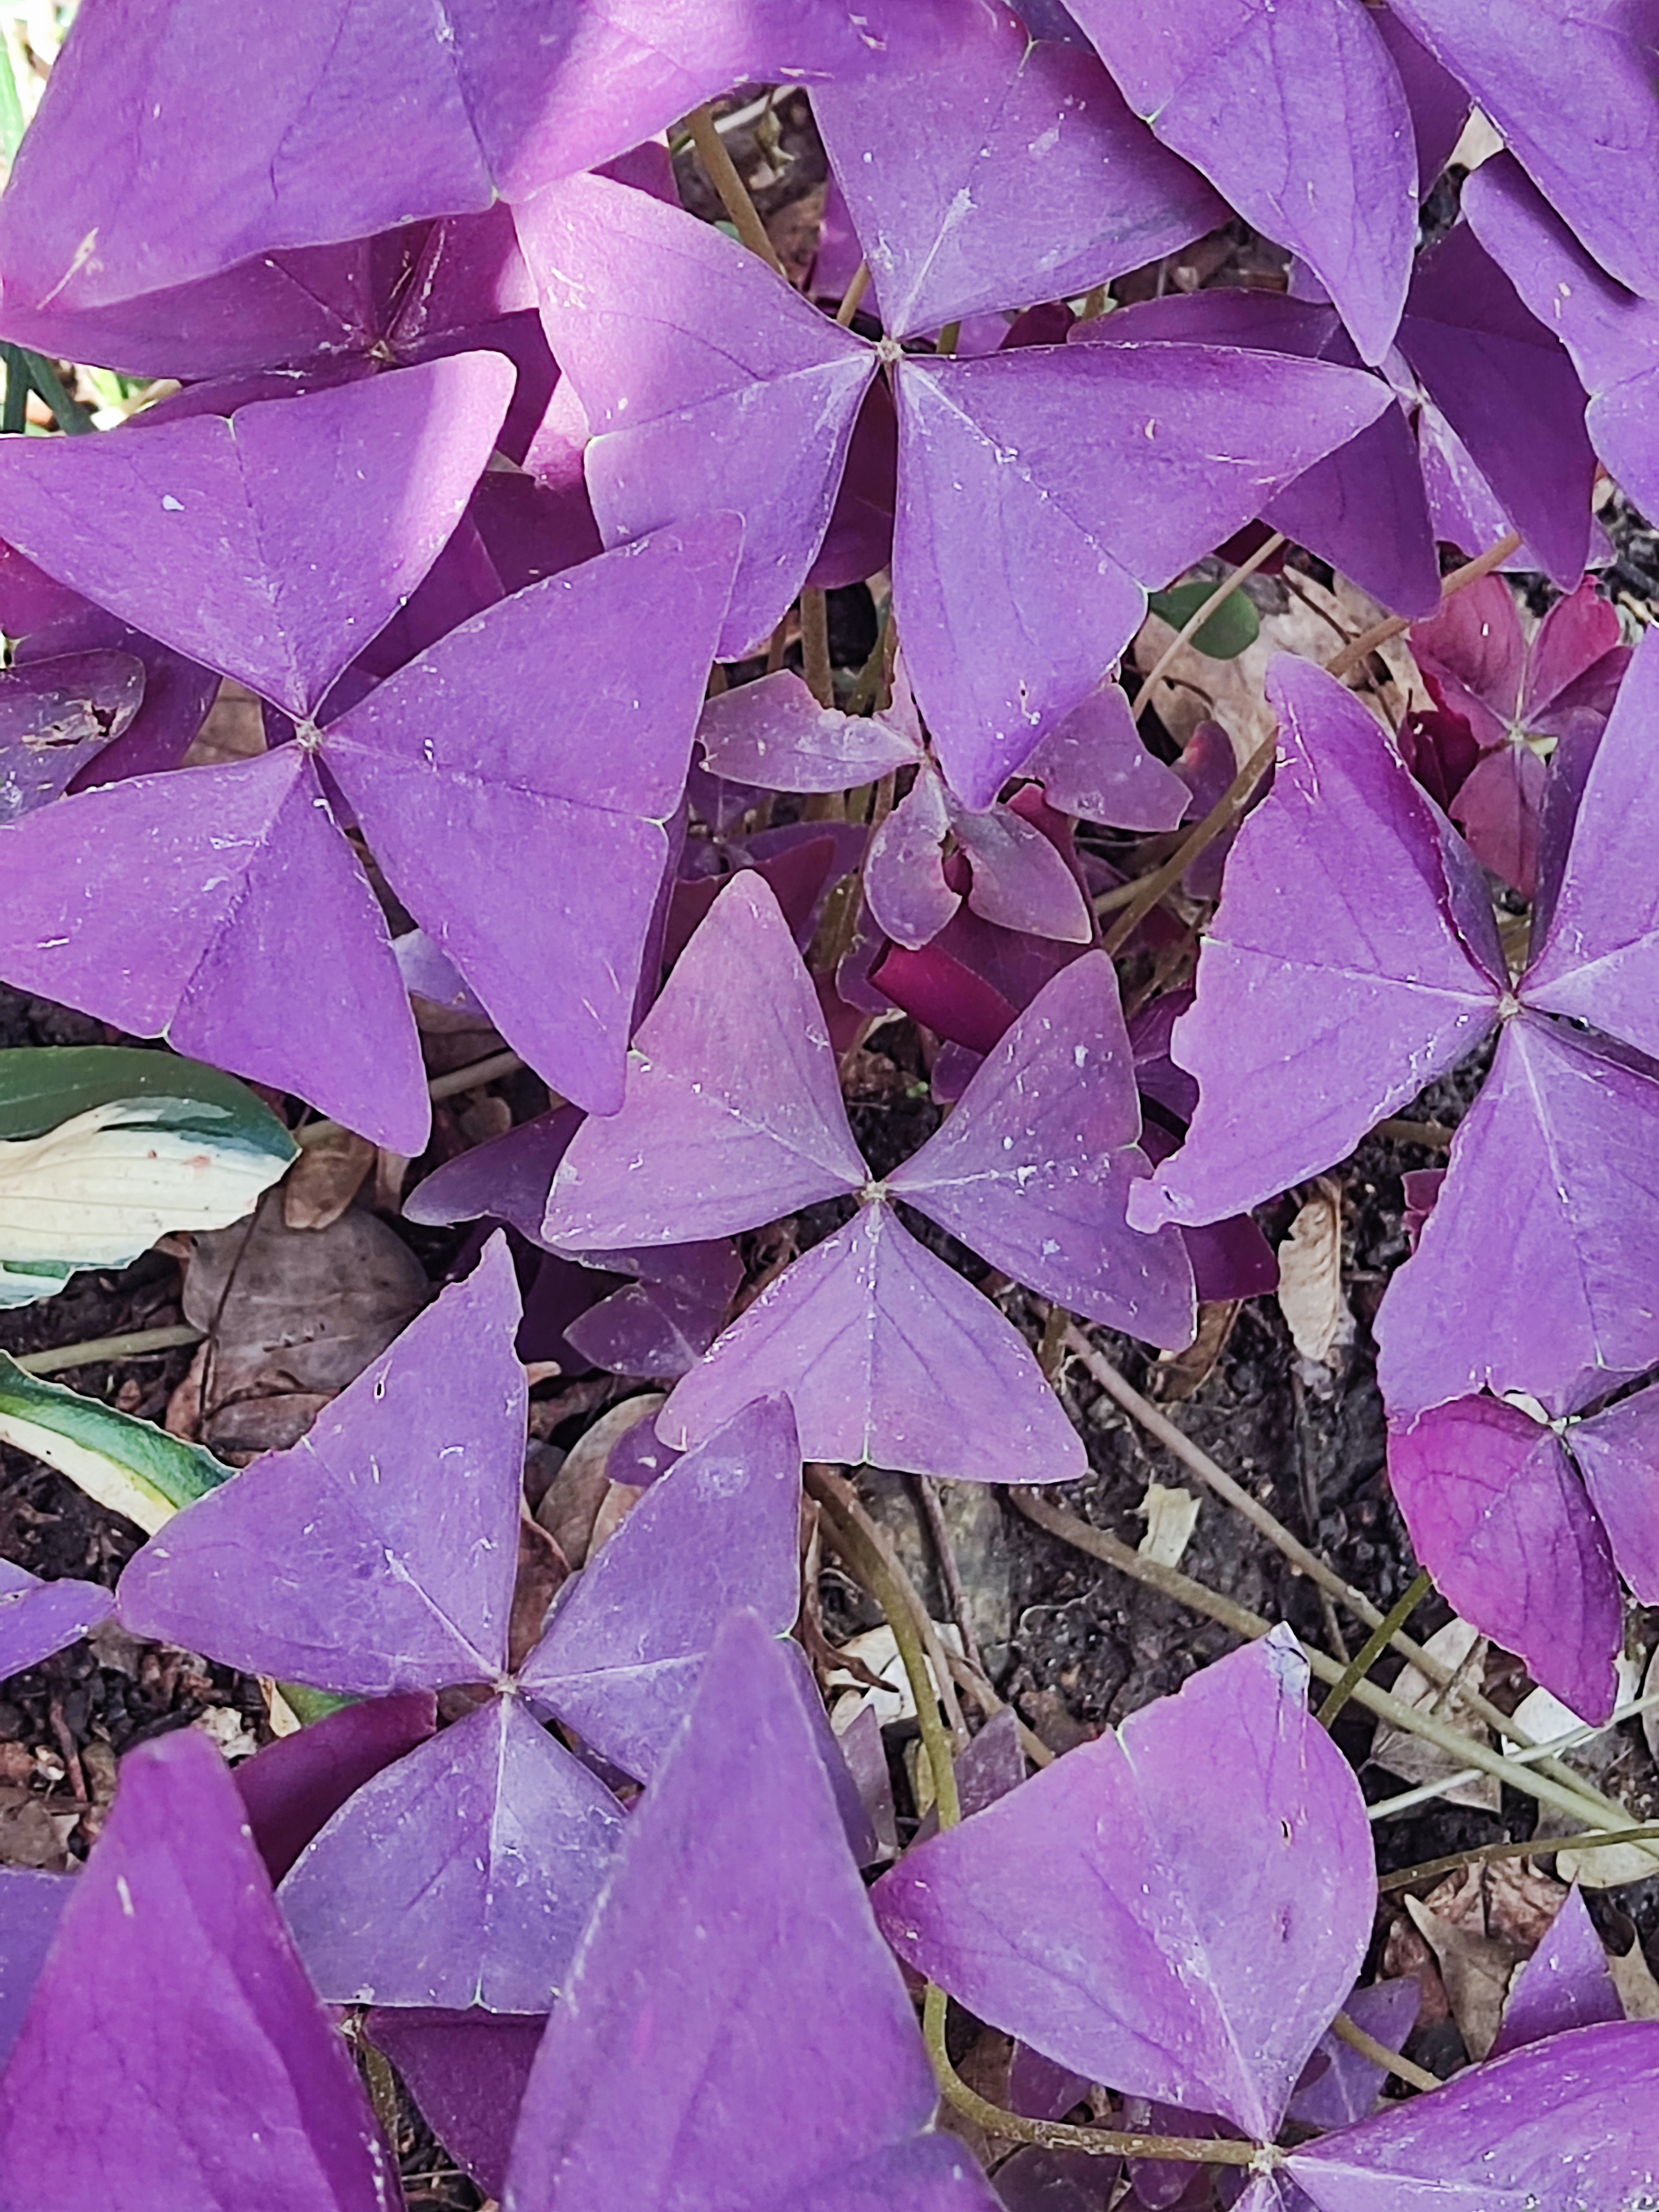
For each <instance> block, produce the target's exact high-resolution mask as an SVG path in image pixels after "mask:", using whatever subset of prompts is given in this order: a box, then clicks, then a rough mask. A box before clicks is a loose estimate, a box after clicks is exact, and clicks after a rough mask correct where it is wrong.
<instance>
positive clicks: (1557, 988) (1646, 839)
mask: <svg viewBox="0 0 1659 2212" xmlns="http://www.w3.org/2000/svg"><path fill="white" fill-rule="evenodd" d="M1656 710H1659V639H1656V640H1653V641H1649V640H1648V639H1647V638H1646V637H1644V640H1643V642H1642V644H1641V646H1640V647H1638V650H1637V653H1636V655H1635V658H1634V659H1633V660H1632V663H1631V665H1630V671H1629V673H1628V674H1627V675H1626V678H1625V680H1624V683H1623V684H1621V686H1620V692H1619V699H1618V703H1617V704H1616V706H1615V707H1614V708H1613V714H1612V717H1611V719H1610V720H1609V721H1608V723H1607V729H1606V732H1605V734H1604V735H1603V737H1602V739H1601V744H1600V746H1599V747H1598V749H1597V750H1596V754H1595V763H1594V765H1593V766H1592V767H1591V769H1590V771H1589V776H1588V778H1587V780H1586V781H1585V783H1584V787H1583V796H1582V797H1581V799H1579V802H1578V810H1577V822H1576V824H1575V826H1574V829H1573V836H1572V844H1571V850H1570V852H1569V854H1568V857H1567V862H1566V866H1565V872H1564V873H1563V875H1562V877H1561V880H1560V884H1559V888H1558V889H1557V890H1556V894H1555V904H1554V911H1553V915H1552V916H1551V919H1550V926H1549V933H1548V935H1547V938H1546V939H1544V941H1543V942H1542V944H1541V945H1540V946H1539V947H1538V949H1537V951H1536V952H1535V953H1534V957H1533V960H1532V964H1531V966H1530V967H1529V968H1528V970H1527V974H1526V978H1525V981H1524V985H1523V994H1524V996H1525V999H1526V1002H1527V1004H1528V1006H1538V1007H1541V1008H1543V1009H1544V1010H1546V1011H1547V1012H1551V1013H1555V1014H1565V1016H1566V1017H1567V1018H1568V1019H1569V1020H1572V1021H1577V1022H1589V1023H1591V1024H1594V1025H1595V1027H1596V1028H1597V1029H1600V1030H1606V1031H1608V1032H1610V1033H1611V1034H1612V1035H1613V1036H1616V1037H1620V1038H1622V1039H1623V1040H1624V1042H1626V1044H1631V1045H1634V1046H1635V1047H1636V1048H1637V1049H1638V1051H1640V1052H1644V1053H1647V1054H1651V1055H1654V1056H1656V1057H1659V1017H1656V1014H1655V1012H1654V982H1655V978H1656V975H1659V884H1655V882H1654V880H1653V871H1652V868H1651V866H1650V846H1651V823H1652V818H1653V805H1652V791H1651V779H1650V775H1649V769H1650V752H1651V743H1650V732H1651V730H1652V727H1653V720H1654V715H1655V713H1656Z"/></svg>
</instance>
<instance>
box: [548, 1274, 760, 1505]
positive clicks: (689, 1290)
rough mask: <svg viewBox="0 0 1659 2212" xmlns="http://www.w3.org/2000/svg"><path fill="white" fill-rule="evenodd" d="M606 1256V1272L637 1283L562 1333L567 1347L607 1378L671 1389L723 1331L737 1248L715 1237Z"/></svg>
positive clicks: (735, 1280) (737, 1278)
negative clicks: (627, 1275)
mask: <svg viewBox="0 0 1659 2212" xmlns="http://www.w3.org/2000/svg"><path fill="white" fill-rule="evenodd" d="M605 1257H606V1258H608V1259H609V1261H610V1262H611V1265H612V1267H616V1268H619V1269H620V1268H622V1267H627V1268H628V1269H629V1271H631V1272H635V1273H637V1274H638V1276H639V1280H638V1281H636V1282H632V1283H628V1284H625V1285H623V1288H622V1289H621V1290H618V1291H612V1292H611V1296H610V1297H607V1298H601V1299H600V1300H599V1303H598V1304H595V1305H591V1306H589V1307H588V1309H587V1310H586V1313H584V1314H582V1315H580V1316H579V1317H578V1319H577V1320H575V1321H574V1322H572V1323H571V1324H570V1326H569V1328H567V1329H566V1331H565V1341H566V1343H567V1344H569V1345H572V1346H574V1348H575V1349H576V1351H578V1352H580V1353H581V1355H582V1357H583V1358H585V1359H591V1360H592V1363H593V1364H594V1366H595V1367H606V1368H609V1369H610V1370H611V1373H612V1374H613V1375H638V1376H643V1377H644V1378H645V1379H646V1380H647V1381H649V1382H653V1383H677V1382H678V1380H679V1378H680V1376H682V1375H684V1374H685V1373H687V1372H688V1371H689V1370H690V1369H691V1368H693V1367H695V1366H696V1364H697V1362H698V1360H700V1359H701V1358H702V1355H703V1353H704V1352H707V1351H708V1347H709V1346H710V1345H711V1344H712V1343H713V1342H714V1339H715V1338H716V1337H717V1336H718V1335H719V1334H720V1331H721V1329H722V1328H724V1327H725V1326H726V1315H727V1313H728V1312H729V1311H730V1310H731V1305H732V1299H733V1298H734V1297H736V1296H737V1293H738V1285H740V1284H741V1283H742V1281H743V1262H742V1261H741V1260H740V1259H739V1258H738V1252H737V1248H736V1247H735V1245H733V1243H732V1240H731V1239H730V1237H716V1238H714V1240H713V1241H712V1242H710V1243H706V1244H668V1245H659V1246H657V1247H655V1248H654V1249H651V1250H648V1251H639V1252H628V1253H616V1254H611V1255H605ZM588 1264H590V1265H592V1260H591V1259H590V1261H589V1263H588ZM616 1479H617V1480H626V1479H627V1478H624V1477H622V1476H618V1477H617V1478H616Z"/></svg>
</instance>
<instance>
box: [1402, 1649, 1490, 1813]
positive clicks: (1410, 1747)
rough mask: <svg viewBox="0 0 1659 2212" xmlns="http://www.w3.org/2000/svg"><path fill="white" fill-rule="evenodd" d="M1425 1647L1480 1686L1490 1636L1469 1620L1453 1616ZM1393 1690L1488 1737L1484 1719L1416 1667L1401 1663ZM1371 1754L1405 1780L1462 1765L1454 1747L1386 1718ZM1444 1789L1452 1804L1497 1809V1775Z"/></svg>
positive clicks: (1440, 1774) (1479, 1737)
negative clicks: (1447, 1747)
mask: <svg viewBox="0 0 1659 2212" xmlns="http://www.w3.org/2000/svg"><path fill="white" fill-rule="evenodd" d="M1423 1649H1424V1650H1425V1651H1426V1652H1427V1653H1428V1655H1429V1656H1430V1657H1431V1659H1437V1660H1439V1662H1441V1664H1442V1666H1443V1667H1449V1668H1453V1669H1454V1679H1455V1680H1462V1681H1465V1682H1468V1683H1471V1684H1473V1685H1474V1686H1477V1687H1478V1686H1479V1684H1480V1675H1481V1669H1482V1667H1483V1665H1484V1663H1485V1659H1486V1641H1485V1638H1482V1637H1481V1636H1480V1633H1479V1632H1478V1631H1476V1630H1475V1629H1473V1628H1471V1627H1470V1626H1469V1624H1468V1621H1466V1620H1449V1621H1448V1622H1447V1623H1446V1625H1445V1626H1444V1627H1443V1628H1437V1629H1436V1631H1435V1632H1434V1634H1433V1635H1432V1636H1431V1637H1428V1638H1425V1642H1424V1645H1423ZM1390 1694H1391V1695H1392V1696H1394V1697H1396V1698H1398V1699H1400V1701H1401V1704H1402V1705H1416V1706H1419V1707H1420V1708H1421V1709H1422V1710H1423V1711H1425V1712H1429V1713H1432V1714H1433V1715H1434V1716H1435V1717H1436V1718H1437V1719H1438V1720H1442V1721H1444V1722H1445V1723H1446V1724H1447V1726H1448V1727H1449V1728H1454V1729H1456V1730H1457V1732H1458V1733H1459V1735H1467V1736H1469V1737H1471V1738H1473V1739H1474V1741H1477V1742H1480V1743H1485V1742H1486V1741H1489V1738H1488V1735H1487V1732H1486V1729H1484V1728H1483V1727H1482V1726H1481V1725H1480V1722H1479V1721H1476V1720H1472V1719H1471V1718H1470V1717H1469V1715H1468V1711H1466V1709H1465V1708H1464V1707H1463V1706H1462V1705H1460V1704H1455V1703H1454V1702H1453V1700H1452V1699H1451V1698H1450V1697H1449V1694H1448V1693H1447V1692H1443V1691H1441V1690H1439V1689H1437V1687H1436V1686H1435V1685H1434V1684H1433V1683H1431V1681H1430V1680H1429V1679H1428V1677H1427V1675H1425V1674H1419V1672H1418V1670H1417V1668H1415V1667H1402V1668H1401V1670H1400V1673H1399V1674H1398V1675H1397V1676H1396V1678H1395V1684H1394V1687H1393V1690H1392V1692H1391V1693H1390ZM1370 1755H1371V1759H1372V1763H1373V1764H1374V1765H1377V1766H1382V1767H1386V1768H1387V1770H1388V1771H1389V1773H1390V1774H1397V1775H1398V1776H1399V1777H1400V1778H1401V1781H1402V1782H1415V1783H1424V1782H1443V1781H1444V1780H1445V1778H1446V1777H1447V1776H1448V1775H1451V1774H1455V1773H1457V1772H1458V1771H1459V1769H1458V1767H1457V1765H1455V1761H1454V1760H1453V1759H1452V1756H1451V1753H1449V1752H1445V1751H1442V1750H1441V1748H1440V1747H1439V1746H1438V1745H1437V1744H1432V1743H1425V1741H1424V1740H1423V1738H1422V1737H1421V1736H1419V1735H1411V1734H1410V1733H1409V1732H1408V1731H1407V1730H1406V1729H1395V1728H1391V1727H1390V1726H1389V1723H1387V1722H1386V1721H1379V1722H1378V1723H1377V1724H1376V1735H1374V1736H1373V1737H1372V1739H1371V1754H1370ZM1441 1794H1442V1796H1443V1797H1444V1798H1445V1801H1446V1802H1447V1803H1448V1804H1449V1805H1472V1806H1475V1807H1477V1808H1479V1809H1480V1811H1481V1812H1483V1813H1495V1812H1497V1810H1498V1802H1499V1799H1498V1779H1497V1777H1496V1776H1495V1775H1490V1774H1483V1775H1480V1777H1478V1778H1477V1779H1476V1780H1474V1781H1473V1782H1460V1783H1458V1784H1455V1787H1454V1788H1452V1789H1449V1790H1443V1791H1442V1793H1441Z"/></svg>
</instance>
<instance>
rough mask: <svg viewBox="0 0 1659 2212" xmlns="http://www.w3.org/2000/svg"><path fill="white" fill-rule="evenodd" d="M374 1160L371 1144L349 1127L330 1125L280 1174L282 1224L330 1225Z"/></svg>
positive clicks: (306, 1227)
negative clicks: (323, 1134) (325, 1131)
mask: <svg viewBox="0 0 1659 2212" xmlns="http://www.w3.org/2000/svg"><path fill="white" fill-rule="evenodd" d="M374 1161H375V1152H374V1146H373V1145H371V1144H370V1143H369V1141H368V1138H367V1137H360V1136H358V1135H357V1134H356V1131H355V1130H351V1129H331V1130H330V1131H329V1133H328V1134H327V1135H326V1136H325V1137H319V1138H318V1139H317V1141H316V1142H315V1143H314V1144H311V1145H307V1146H306V1147H305V1149H304V1150H303V1151H302V1152H301V1154H300V1157H299V1158H298V1159H297V1160H295V1163H294V1165H293V1166H292V1167H291V1168H290V1169H289V1171H288V1174H287V1176H285V1177H284V1178H283V1226H284V1227H285V1228H289V1229H327V1228H329V1227H331V1225H333V1224H334V1223H335V1222H337V1220H338V1219H339V1218H340V1216H341V1215H342V1214H343V1212H345V1210H346V1208H347V1206H349V1205H350V1203H351V1201H352V1200H353V1199H354V1198H356V1195H357V1193H358V1192H359V1191H360V1190H361V1189H362V1187H363V1181H364V1178H365V1177H366V1176H368V1171H369V1170H370V1169H371V1168H372V1167H373V1166H374Z"/></svg>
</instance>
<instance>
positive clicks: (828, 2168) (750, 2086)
mask: <svg viewBox="0 0 1659 2212" xmlns="http://www.w3.org/2000/svg"><path fill="white" fill-rule="evenodd" d="M803 1694H804V1692H803V1688H802V1686H801V1685H800V1683H799V1677H798V1675H797V1674H796V1673H795V1670H794V1668H793V1666H792V1665H791V1663H790V1661H789V1659H788V1657H787V1654H786V1653H784V1652H783V1651H781V1650H779V1649H778V1647H777V1646H776V1644H774V1642H773V1641H772V1639H771V1638H770V1637H769V1635H768V1634H767V1633H766V1632H765V1630H764V1629H763V1627H762V1626H761V1625H760V1624H759V1623H758V1622H757V1621H755V1620H750V1619H748V1618H747V1617H745V1616H744V1615H738V1616H736V1617H735V1618H734V1619H733V1620H732V1621H731V1622H729V1623H728V1625H727V1626H726V1629H725V1631H724V1632H723V1633H722V1635H721V1637H720V1639H719V1641H718V1642H717V1644H715V1646H714V1650H713V1652H712V1653H711V1655H710V1656H709V1660H708V1666H707V1668H706V1669H705V1671H704V1675H703V1681H702V1688H701V1690H700V1692H699V1693H698V1697H697V1701H696V1705H695V1707H694V1708H693V1711H692V1713H691V1717H690V1721H689V1723H688V1724H687V1727H686V1729H685V1732H684V1735H683V1736H682V1737H681V1739H680V1742H679V1746H678V1749H677V1751H676V1752H675V1753H674V1754H673V1756H672V1758H671V1759H670V1761H669V1763H668V1764H667V1765H666V1766H665V1769H664V1771H663V1772H662V1775H661V1777H660V1778H659V1780H658V1782H657V1783H656V1784H654V1786H653V1788H652V1789H651V1790H649V1791H648V1792H647V1797H646V1802H645V1803H644V1804H643V1806H642V1807H641V1809H640V1811H639V1813H638V1814H636V1815H635V1819H634V1820H633V1822H632V1824H631V1832H630V1834H629V1841H628V1844H627V1846H626V1848H625V1850H624V1851H623V1857H622V1859H621V1862H620V1863H619V1865H618V1867H617V1873H616V1875H615V1876H614V1877H613V1879H612V1881H611V1885H610V1887H609V1888H608V1889H607V1891H606V1893H605V1897H604V1899H602V1901H601V1903H600V1905H599V1911H597V1913H596V1914H595V1916H594V1918H593V1920H592V1923H591V1925H590V1926H589V1928H588V1930H587V1933H586V1936H585V1937H584V1938H583V1941H582V1944H581V1948H580V1951H579V1953H578V1954H577V1959H576V1963H575V1966H574V1970H573V1972H572V1973H571V1975H570V1978H569V1980H568V1984H567V1986H566V1990H565V1996H564V2000H563V2002H562V2003H561V2004H560V2006H559V2007H558V2008H557V2010H556V2012H555V2013H554V2015H553V2016H552V2018H551V2020H550V2021H549V2023H548V2030H547V2034H546V2037H545V2039H544V2041H543V2044H542V2046H541V2049H540V2051H538V2054H537V2058H536V2064H535V2068H534V2069H533V2071H532V2075H531V2079H530V2087H529V2089H528V2091H527V2092H526V2096H525V2100H524V2106H523V2109H522V2111H521V2113H520V2122H519V2131H518V2135H517V2137H516V2139H515V2141H514V2142H513V2156H512V2160H511V2164H510V2167H509V2172H508V2177H507V2188H506V2191H505V2192H504V2195H503V2198H502V2205H503V2212H553V2207H554V2206H557V2208H558V2212H613V2208H615V2207H616V2206H617V2205H619V2204H638V2205H647V2204H665V2203H668V2202H670V2201H671V2200H673V2201H678V2202H680V2203H684V2204H685V2205H687V2206H688V2207H689V2206H691V2205H705V2204H706V2205H710V2206H712V2205H714V2204H719V2203H736V2202H738V2198H739V2196H740V2197H741V2200H742V2201H743V2202H744V2203H752V2204H754V2205H756V2206H761V2205H767V2206H770V2205H778V2206H782V2205H786V2204H787V2205H788V2206H789V2207H791V2208H792V2212H882V2208H890V2207H893V2206H896V2205H900V2204H902V2205H903V2206H904V2207H905V2212H991V2208H992V2207H993V2205H994V2199H993V2198H992V2197H991V2196H990V2193H989V2191H988V2189H987V2185H986V2184H985V2182H984V2180H983V2179H982V2178H981V2175H980V2172H979V2169H978V2167H977V2166H975V2165H974V2163H973V2162H972V2160H970V2159H969V2157H968V2156H967V2154H966V2153H965V2152H964V2151H963V2148H962V2147H961V2146H960V2144H957V2143H956V2142H955V2141H954V2139H953V2138H952V2137H950V2136H933V2135H924V2134H923V2133H922V2132H921V2131H922V2130H924V2129H926V2128H927V2124H928V2121H929V2119H930V2118H931V2116H932V2114H933V2106H934V2102H935V2100H936V2097H937V2094H938V2092H937V2090H936V2088H935V2086H934V2082H933V2070H932V2069H931V2068H930V2067H929V2065H928V2063H927V2057H926V2053H925V2051H924V2050H923V2048H922V2045H921V2038H920V2037H919V2035H918V2034H917V2033H916V2027H915V2017H914V2015H913V2014H912V2011H911V2008H910V2001H909V1999H908V1996H906V1995H905V1992H904V1987H903V1984H902V1980H901V1979H900V1977H899V1974H898V1972H897V1969H896V1966H894V1964H893V1961H892V1960H891V1959H890V1957H889V1956H888V1955H887V1954H886V1951H885V1948H884V1945H883V1944H882V1942H881V1941H880V1938H879V1936H878V1934H877V1931H876V1929H875V1926H874V1924H873V1923H872V1919H871V1917H870V1908H869V1905H868V1903H867V1902H866V1897H865V1893H864V1889H863V1886H862V1884H861V1883H860V1881H859V1878H858V1875H857V1872H856V1870H855V1869H854V1865H853V1861H852V1857H851V1855H850V1854H849V1852H848V1849H847V1844H846V1841H845V1838H844V1837H843V1835H842V1826H841V1819H840V1815H839V1814H838V1813H837V1811H836V1803H835V1799H834V1796H833V1794H832V1792H831V1790H830V1788H829V1783H828V1780H827V1778H826V1777H825V1774H824V1771H823V1766H822V1765H821V1763H820V1759H819V1755H818V1751H817V1743H816V1741H815V1738H814V1735H813V1731H812V1729H811V1725H810V1724H809V1723H808V1721H807V1717H806V1715H805V1711H803V1710H802V1705H801V1702H800V1701H801V1699H802V1696H803Z"/></svg>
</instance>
